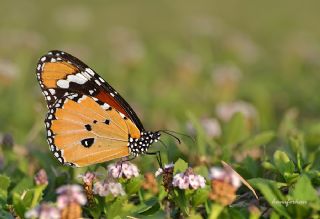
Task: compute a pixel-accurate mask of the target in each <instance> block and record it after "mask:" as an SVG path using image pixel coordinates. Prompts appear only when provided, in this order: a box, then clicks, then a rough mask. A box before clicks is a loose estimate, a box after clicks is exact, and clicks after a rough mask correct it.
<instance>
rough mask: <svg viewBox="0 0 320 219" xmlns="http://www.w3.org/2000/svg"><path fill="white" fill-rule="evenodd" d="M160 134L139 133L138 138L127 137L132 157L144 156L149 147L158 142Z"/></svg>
mask: <svg viewBox="0 0 320 219" xmlns="http://www.w3.org/2000/svg"><path fill="white" fill-rule="evenodd" d="M160 136H161V134H160V132H141V135H140V138H132V137H131V136H129V145H128V147H129V150H130V153H131V154H132V155H133V156H138V155H139V154H145V153H146V152H147V151H148V149H149V147H150V145H152V144H153V143H154V142H157V141H158V140H160Z"/></svg>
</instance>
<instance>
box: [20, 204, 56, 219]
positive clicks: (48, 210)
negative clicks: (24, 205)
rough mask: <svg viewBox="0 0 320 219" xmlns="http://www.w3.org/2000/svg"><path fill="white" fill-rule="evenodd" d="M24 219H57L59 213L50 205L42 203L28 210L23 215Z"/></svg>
mask: <svg viewBox="0 0 320 219" xmlns="http://www.w3.org/2000/svg"><path fill="white" fill-rule="evenodd" d="M24 216H25V217H26V218H39V219H59V218H61V216H60V211H59V209H58V208H57V207H55V206H53V205H52V204H48V203H43V204H41V205H38V206H37V207H35V208H33V209H30V210H29V211H27V212H26V213H25V215H24Z"/></svg>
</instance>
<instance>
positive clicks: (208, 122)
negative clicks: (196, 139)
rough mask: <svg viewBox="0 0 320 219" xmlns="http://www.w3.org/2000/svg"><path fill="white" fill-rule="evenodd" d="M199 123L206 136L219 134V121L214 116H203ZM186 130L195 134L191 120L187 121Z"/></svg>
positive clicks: (217, 135)
mask: <svg viewBox="0 0 320 219" xmlns="http://www.w3.org/2000/svg"><path fill="white" fill-rule="evenodd" d="M200 125H201V127H202V128H203V130H204V131H205V133H206V135H207V136H208V137H211V138H217V137H219V136H220V135H221V126H220V123H219V121H218V120H217V119H215V118H203V119H201V120H200ZM187 130H188V132H189V133H190V134H192V135H195V134H196V129H195V127H194V125H193V124H192V123H191V122H188V123H187Z"/></svg>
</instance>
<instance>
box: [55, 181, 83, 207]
mask: <svg viewBox="0 0 320 219" xmlns="http://www.w3.org/2000/svg"><path fill="white" fill-rule="evenodd" d="M57 193H58V198H57V204H58V208H59V209H63V208H65V207H66V206H68V205H69V204H70V203H78V204H79V205H85V204H86V203H87V199H86V196H85V195H84V194H83V190H82V187H81V186H79V185H65V186H61V187H59V188H58V189H57Z"/></svg>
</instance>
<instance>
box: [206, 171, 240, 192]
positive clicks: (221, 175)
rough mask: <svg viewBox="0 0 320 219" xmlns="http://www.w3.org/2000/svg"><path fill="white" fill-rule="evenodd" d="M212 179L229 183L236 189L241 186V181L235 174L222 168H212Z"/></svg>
mask: <svg viewBox="0 0 320 219" xmlns="http://www.w3.org/2000/svg"><path fill="white" fill-rule="evenodd" d="M210 179H215V180H220V181H223V182H227V183H229V184H231V185H232V186H233V187H235V188H236V189H237V188H239V187H240V186H241V180H240V178H239V177H238V176H237V175H236V174H235V173H234V172H231V171H227V170H226V169H222V168H220V167H212V168H211V169H210Z"/></svg>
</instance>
